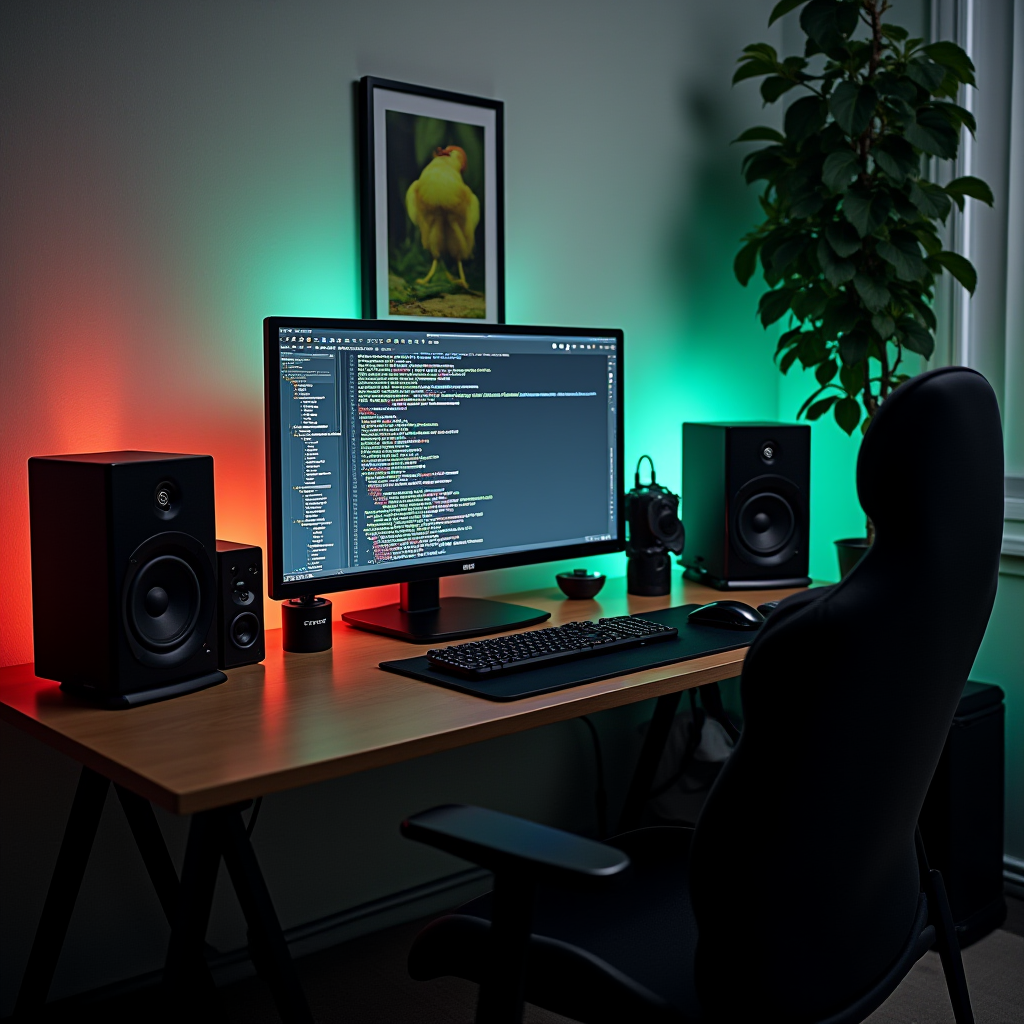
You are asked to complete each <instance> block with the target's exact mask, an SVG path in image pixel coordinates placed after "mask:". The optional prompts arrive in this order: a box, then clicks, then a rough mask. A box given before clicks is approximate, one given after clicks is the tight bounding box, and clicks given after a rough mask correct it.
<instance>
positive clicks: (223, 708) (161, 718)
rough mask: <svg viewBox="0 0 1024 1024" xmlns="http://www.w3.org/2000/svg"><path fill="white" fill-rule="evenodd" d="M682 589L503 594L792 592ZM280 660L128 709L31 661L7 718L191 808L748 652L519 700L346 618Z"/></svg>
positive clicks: (450, 739)
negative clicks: (324, 637)
mask: <svg viewBox="0 0 1024 1024" xmlns="http://www.w3.org/2000/svg"><path fill="white" fill-rule="evenodd" d="M673 577H674V581H673V590H672V594H671V596H669V597H662V598H638V597H628V596H627V595H626V581H625V579H624V578H617V579H609V580H608V582H607V583H606V584H605V587H604V589H603V590H602V591H601V593H600V594H599V595H598V597H597V599H596V600H593V601H567V600H565V599H564V598H563V596H562V594H561V592H560V591H559V590H557V589H556V588H554V587H552V588H549V589H544V590H533V591H527V592H524V593H520V594H514V595H506V596H505V597H504V598H503V599H504V600H508V601H510V602H513V603H516V604H525V605H528V606H530V607H534V608H542V609H544V610H545V611H550V612H551V620H550V622H548V623H543V624H542V625H541V626H537V627H533V628H538V629H539V628H543V626H544V625H552V624H556V625H557V624H559V623H562V622H571V621H573V620H575V619H592V618H598V617H600V616H602V615H623V614H626V613H631V614H642V613H643V612H645V611H654V610H655V609H658V608H668V607H672V606H674V605H680V604H686V603H701V604H703V603H705V602H707V601H714V600H720V599H722V598H723V597H732V598H735V599H737V600H742V601H745V602H747V603H749V604H753V605H757V604H760V603H761V602H762V601H769V600H774V599H776V598H779V597H783V596H785V595H786V594H789V593H792V591H788V590H786V591H783V590H763V591H743V592H740V593H736V594H722V593H721V592H720V591H714V590H710V589H709V588H707V587H703V586H701V585H699V584H695V583H691V582H689V581H683V580H682V579H681V578H680V574H679V573H678V572H677V573H673ZM266 639H267V645H266V646H267V657H266V660H265V661H264V662H262V663H261V664H258V665H249V666H246V667H244V668H238V669H231V670H229V671H228V673H227V675H228V681H227V682H226V683H222V684H221V685H219V686H214V687H212V688H210V689H208V690H203V691H201V692H199V693H193V694H189V695H186V696H183V697H177V698H175V699H173V700H168V701H163V702H160V703H157V704H149V705H146V706H143V707H138V708H132V709H130V710H126V711H107V710H102V709H99V708H93V707H88V706H85V705H83V704H81V703H78V702H76V701H74V700H72V699H70V698H68V697H65V696H64V695H63V694H62V693H61V692H60V690H59V689H58V686H57V684H56V683H55V682H52V681H50V680H46V679H40V678H38V677H37V676H36V675H35V674H34V672H33V667H32V665H31V664H28V665H16V666H14V667H12V668H5V669H0V719H2V720H4V721H6V722H9V723H10V724H11V725H13V726H15V727H16V728H19V729H21V730H23V731H24V732H27V733H29V734H30V735H32V736H35V737H37V738H38V739H39V740H41V741H42V742H43V743H46V744H47V745H48V746H51V747H54V748H55V749H57V750H59V751H61V752H63V753H65V754H67V755H69V756H70V757H72V758H74V759H75V760H77V761H80V762H81V763H82V764H85V765H87V766H88V767H90V768H93V769H95V770H96V771H98V772H100V773H101V774H103V775H106V776H107V777H108V778H110V779H112V780H113V781H114V782H117V783H120V784H121V785H123V786H126V787H127V788H128V789H131V790H133V791H134V792H136V793H139V794H140V795H141V796H144V797H146V798H148V799H150V800H152V801H153V802H154V803H157V804H160V805H161V806H162V807H165V808H166V809H167V810H169V811H172V812H175V813H178V814H190V813H193V812H195V811H202V810H207V809H209V808H212V807H220V806H223V805H225V804H229V803H233V802H236V801H240V800H247V799H250V798H252V797H255V796H260V795H263V794H266V793H273V792H279V791H281V790H285V789H291V788H294V787H296V786H303V785H307V784H309V783H312V782H320V781H323V780H325V779H331V778H336V777H338V776H341V775H349V774H353V773H355V772H359V771H364V770H365V769H367V768H375V767H379V766H381V765H386V764H393V763H396V762H398V761H404V760H406V759H408V758H412V757H418V756H420V755H422V754H430V753H434V752H436V751H439V750H447V749H450V748H453V747H459V746H463V745H465V744H468V743H475V742H477V741H478V740H483V739H489V738H491V737H494V736H501V735H505V734H508V733H513V732H519V731H522V730H524V729H530V728H533V727H534V726H538V725H545V724H547V723H549V722H557V721H562V720H565V719H570V718H576V717H577V716H579V715H584V714H588V713H590V712H593V711H601V710H603V709H605V708H612V707H618V706H620V705H623V704H631V703H633V702H635V701H639V700H645V699H647V698H651V697H660V696H661V695H662V694H665V693H671V692H673V691H676V690H683V689H689V688H690V687H693V686H700V685H702V684H703V683H708V682H713V681H716V680H720V679H727V678H730V677H731V676H735V675H738V674H739V671H740V665H741V664H742V662H743V658H744V656H745V654H746V651H745V649H744V650H738V651H729V652H725V653H720V654H713V655H708V656H705V657H701V658H696V659H694V660H692V661H686V662H680V663H677V664H674V665H667V666H663V667H661V668H653V669H645V670H643V671H641V672H635V673H632V674H630V675H625V676H618V677H616V678H613V679H604V680H601V681H600V682H595V683H585V684H583V685H582V686H575V687H572V688H570V689H566V690H560V691H558V692H556V693H549V694H544V695H542V696H539V697H527V698H524V699H523V700H517V701H512V702H509V703H495V702H493V701H488V700H481V699H480V698H477V697H471V696H468V695H466V694H462V693H458V692H456V691H454V690H448V689H443V688H442V687H439V686H432V685H430V684H428V683H423V682H419V681H417V680H415V679H407V678H405V677H403V676H398V675H394V674H392V673H389V672H385V671H383V670H382V669H379V668H378V667H377V665H378V662H381V661H385V660H388V659H393V658H403V657H413V656H415V655H418V654H422V653H424V652H425V651H426V649H427V648H426V646H417V645H414V644H408V643H405V642H403V641H401V640H394V639H391V638H389V637H384V636H378V635H375V634H373V633H365V632H362V631H360V630H357V629H352V628H351V627H349V626H346V625H345V624H343V623H341V622H335V624H334V647H333V649H332V650H330V651H325V652H323V653H322V654H286V653H284V652H283V651H282V650H281V631H280V630H269V631H268V632H267V637H266Z"/></svg>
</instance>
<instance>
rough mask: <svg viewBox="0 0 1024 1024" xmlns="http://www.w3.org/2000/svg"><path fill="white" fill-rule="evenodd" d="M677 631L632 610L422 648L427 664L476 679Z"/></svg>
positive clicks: (662, 637) (633, 644) (667, 637)
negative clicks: (632, 612) (509, 634)
mask: <svg viewBox="0 0 1024 1024" xmlns="http://www.w3.org/2000/svg"><path fill="white" fill-rule="evenodd" d="M678 633H679V630H678V629H676V628H675V626H663V625H661V624H660V623H658V622H650V621H648V620H647V619H641V618H639V617H638V616H636V615H619V616H617V617H616V618H613V619H598V620H597V622H586V621H584V622H567V623H566V624H565V625H564V626H550V627H549V628H547V629H533V630H530V631H529V632H526V633H513V634H512V635H511V636H500V637H496V638H494V639H491V640H471V641H469V642H467V643H462V644H452V645H451V646H450V647H438V648H436V649H435V650H432V651H427V659H428V660H429V661H430V665H431V668H434V669H437V670H438V671H440V672H450V673H452V674H454V675H457V676H466V677H468V678H470V679H482V678H486V677H488V676H493V675H497V674H498V673H505V672H521V671H523V670H524V669H530V668H538V667H540V666H542V665H554V664H557V663H558V662H560V661H575V660H576V659H577V658H587V657H590V656H591V655H594V654H604V653H605V652H606V651H620V650H622V649H623V648H624V647H639V646H641V645H642V644H648V643H652V642H654V641H658V640H671V639H672V637H674V636H676V635H677V634H678Z"/></svg>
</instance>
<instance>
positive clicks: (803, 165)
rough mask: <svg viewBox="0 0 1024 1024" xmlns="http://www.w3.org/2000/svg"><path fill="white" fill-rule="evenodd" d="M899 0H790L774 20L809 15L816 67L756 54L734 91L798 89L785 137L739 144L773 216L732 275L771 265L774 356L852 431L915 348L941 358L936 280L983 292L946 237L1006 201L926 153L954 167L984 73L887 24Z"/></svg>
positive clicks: (756, 135)
mask: <svg viewBox="0 0 1024 1024" xmlns="http://www.w3.org/2000/svg"><path fill="white" fill-rule="evenodd" d="M890 6H891V5H890V3H889V0H809V2H808V0H780V2H779V3H777V4H776V5H775V7H774V9H773V10H772V13H771V17H770V19H769V22H768V24H769V25H771V24H772V23H773V22H775V21H777V20H778V19H779V18H781V17H783V16H784V15H786V14H789V13H790V12H791V11H796V10H798V9H799V10H800V15H799V17H800V27H801V28H802V29H803V31H804V34H805V35H806V36H807V40H806V44H805V47H804V53H803V55H802V56H794V57H780V56H779V55H778V53H777V52H776V50H775V49H774V47H772V46H769V45H768V44H767V43H753V44H751V45H750V46H748V47H746V48H745V49H744V51H743V55H742V56H741V57H740V58H739V61H738V63H739V68H738V69H737V71H736V73H735V75H734V76H733V82H734V83H736V82H742V81H745V80H746V79H755V78H760V79H762V82H761V95H762V97H763V99H764V101H765V103H766V104H767V103H775V102H776V101H777V100H778V99H779V98H780V97H782V96H784V95H787V94H789V93H790V91H791V90H794V89H797V90H799V91H800V95H799V96H798V97H797V98H796V99H792V100H791V102H790V103H789V105H788V107H787V110H786V114H785V118H784V122H783V124H784V131H782V132H779V131H778V130H777V129H774V128H767V127H763V126H762V127H757V128H750V129H748V130H747V131H745V132H743V134H742V135H740V136H739V138H737V139H736V142H740V143H747V142H755V143H766V145H763V146H761V147H760V148H758V149H755V150H753V151H752V152H750V153H748V154H747V155H746V156H745V157H744V158H743V165H742V168H743V175H744V177H745V179H746V180H747V182H750V183H752V182H755V181H756V182H763V183H764V184H763V192H762V195H761V207H762V209H763V210H764V214H765V219H764V221H763V223H761V224H760V225H759V226H758V227H757V228H755V229H754V230H753V231H751V232H750V233H749V234H748V235H746V236H745V237H744V239H743V247H742V248H741V249H740V251H739V253H738V254H737V256H736V260H735V263H734V265H733V269H734V271H735V273H736V277H737V279H738V280H739V282H740V284H742V285H744V286H746V284H747V283H748V282H749V281H750V280H751V278H752V277H753V276H754V274H755V273H756V272H757V270H758V268H759V267H760V270H761V273H762V275H763V277H764V280H765V283H766V284H767V285H768V288H769V290H768V291H767V292H765V293H764V294H763V295H762V296H761V299H760V302H759V303H758V316H759V318H760V320H761V323H762V324H763V325H764V326H765V327H768V326H769V325H770V324H773V323H776V322H779V321H782V322H783V324H784V326H785V328H786V329H785V330H784V332H783V334H782V336H781V337H780V338H779V343H778V348H777V349H776V353H775V359H776V361H777V363H778V365H779V369H780V370H781V371H782V372H783V373H787V372H788V371H789V369H790V367H792V366H793V365H794V364H795V363H797V362H799V363H800V365H801V366H802V367H804V368H805V369H812V370H813V371H814V377H815V380H816V381H817V388H816V389H815V391H814V392H813V393H812V394H811V395H810V397H809V398H808V399H807V401H806V402H804V404H803V407H802V408H801V409H800V413H799V415H800V416H804V417H806V418H807V419H809V420H816V419H819V418H820V417H821V416H824V415H825V414H826V413H829V412H831V414H832V415H833V416H834V417H835V420H836V422H837V423H838V424H839V426H840V427H842V429H843V430H845V431H846V432H847V433H848V434H852V433H853V431H854V430H856V429H857V427H858V426H860V427H861V429H862V430H865V429H867V425H868V423H869V422H870V420H871V417H872V416H873V415H874V414H875V412H876V411H877V409H878V406H879V404H880V403H881V402H882V401H884V400H885V398H886V397H887V396H888V395H889V394H890V393H891V392H892V390H893V388H895V387H898V386H899V385H900V384H901V383H902V382H903V381H905V380H907V379H908V375H907V373H906V372H905V370H904V369H903V368H902V365H901V364H902V361H903V355H904V352H913V353H916V354H918V355H922V356H924V357H926V358H928V357H930V356H931V354H932V352H933V351H934V348H935V339H934V331H935V315H934V313H933V312H932V309H931V306H932V300H933V298H934V289H935V279H936V277H937V276H938V275H939V274H941V273H942V272H943V271H948V272H949V273H950V274H951V275H952V276H953V277H954V278H955V279H956V280H957V281H958V282H959V283H960V284H961V285H963V287H964V288H966V289H967V290H968V291H969V292H972V293H973V291H974V289H975V286H976V284H977V273H976V272H975V269H974V267H973V266H971V264H970V262H969V261H968V260H966V259H965V258H964V257H963V256H960V255H958V254H957V253H954V252H948V251H946V250H945V249H944V248H943V246H942V240H941V237H940V232H941V228H942V225H943V224H944V223H945V221H946V219H947V217H948V216H949V213H950V210H951V209H952V207H953V204H954V203H956V205H957V207H958V208H959V209H961V210H962V209H963V208H964V203H965V201H966V200H967V199H975V200H978V201H980V202H983V203H987V204H988V205H990V206H991V205H992V191H991V189H990V188H989V187H988V185H986V184H985V182H983V181H981V180H979V179H978V178H974V177H970V176H967V177H962V178H955V179H954V180H953V181H951V182H950V183H949V184H948V185H945V186H941V185H938V184H936V183H934V182H932V181H929V180H928V178H927V177H926V174H925V168H927V166H928V159H927V158H928V157H936V158H938V159H940V160H952V159H955V157H956V155H957V151H958V149H959V145H960V136H961V132H962V131H963V130H964V129H966V130H967V131H969V132H971V133H973V132H974V131H975V122H974V118H973V116H972V115H971V113H970V112H969V111H968V110H965V109H964V108H963V107H961V106H958V105H957V103H956V99H957V95H958V93H959V90H960V88H961V86H973V85H974V65H973V64H972V63H971V61H970V59H969V58H968V56H967V54H966V53H964V51H963V50H962V49H960V47H959V46H956V45H955V44H954V43H950V42H937V43H931V44H928V45H925V43H924V40H921V39H911V38H910V37H909V33H908V32H907V31H906V30H905V29H903V28H901V27H900V26H898V25H891V24H887V23H886V22H884V21H883V18H884V16H885V14H886V12H887V11H888V10H889V9H890Z"/></svg>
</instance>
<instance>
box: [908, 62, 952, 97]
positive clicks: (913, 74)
mask: <svg viewBox="0 0 1024 1024" xmlns="http://www.w3.org/2000/svg"><path fill="white" fill-rule="evenodd" d="M945 77H946V72H945V69H944V68H942V67H940V66H939V65H938V64H935V63H933V62H932V61H930V60H928V59H927V58H926V57H915V58H914V59H913V60H912V61H908V62H907V78H909V79H911V80H912V81H914V82H917V84H918V85H919V86H921V88H922V89H924V90H925V91H926V92H935V90H936V89H938V88H939V86H940V85H942V80H943V79H944V78H945Z"/></svg>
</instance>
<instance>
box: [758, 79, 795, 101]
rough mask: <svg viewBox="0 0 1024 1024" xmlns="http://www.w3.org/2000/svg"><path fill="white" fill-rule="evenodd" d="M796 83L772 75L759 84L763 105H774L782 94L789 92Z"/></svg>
mask: <svg viewBox="0 0 1024 1024" xmlns="http://www.w3.org/2000/svg"><path fill="white" fill-rule="evenodd" d="M794 85H796V82H795V81H793V79H792V78H783V77H782V76H781V75H773V76H772V77H771V78H766V79H765V80H764V81H763V82H762V83H761V98H762V99H763V100H764V101H765V103H774V102H775V101H776V100H777V99H778V98H779V97H780V96H781V95H782V94H783V93H785V92H789V90H790V89H792V88H793V86H794Z"/></svg>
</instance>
